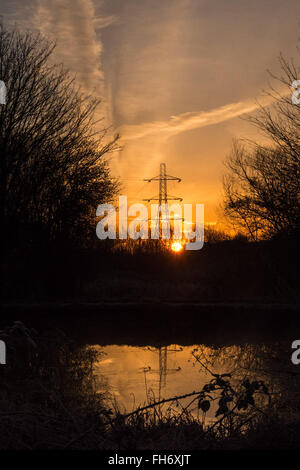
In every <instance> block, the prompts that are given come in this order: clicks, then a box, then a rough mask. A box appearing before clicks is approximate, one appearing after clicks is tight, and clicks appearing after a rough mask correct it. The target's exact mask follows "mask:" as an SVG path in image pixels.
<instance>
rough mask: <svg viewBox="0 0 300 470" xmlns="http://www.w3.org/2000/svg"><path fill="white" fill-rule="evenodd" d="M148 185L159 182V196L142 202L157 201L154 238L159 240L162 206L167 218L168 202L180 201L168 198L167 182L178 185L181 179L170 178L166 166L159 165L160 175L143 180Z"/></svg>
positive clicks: (178, 198) (173, 197) (163, 164)
mask: <svg viewBox="0 0 300 470" xmlns="http://www.w3.org/2000/svg"><path fill="white" fill-rule="evenodd" d="M144 181H147V182H148V183H150V182H151V181H158V182H159V194H158V196H154V197H150V198H146V199H143V200H144V201H147V202H151V201H158V213H157V219H156V221H157V222H156V229H155V235H156V236H155V238H159V234H160V228H161V213H162V206H164V208H165V213H166V216H167V218H168V217H169V211H168V201H182V198H181V197H176V196H168V191H167V181H178V183H180V181H181V178H178V177H177V176H171V175H168V174H167V169H166V164H165V163H161V164H160V173H159V175H158V176H154V177H153V178H147V179H144Z"/></svg>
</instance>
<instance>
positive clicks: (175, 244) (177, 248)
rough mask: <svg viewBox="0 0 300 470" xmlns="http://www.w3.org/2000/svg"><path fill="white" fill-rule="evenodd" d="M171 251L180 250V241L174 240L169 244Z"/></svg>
mask: <svg viewBox="0 0 300 470" xmlns="http://www.w3.org/2000/svg"><path fill="white" fill-rule="evenodd" d="M171 249H172V251H175V252H178V251H181V250H182V244H181V243H180V242H174V243H172V245H171Z"/></svg>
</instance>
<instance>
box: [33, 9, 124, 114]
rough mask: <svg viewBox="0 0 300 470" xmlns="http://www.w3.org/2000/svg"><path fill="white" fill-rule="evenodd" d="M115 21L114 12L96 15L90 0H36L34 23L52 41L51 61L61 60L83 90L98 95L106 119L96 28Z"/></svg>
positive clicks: (98, 39)
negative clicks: (74, 75)
mask: <svg viewBox="0 0 300 470" xmlns="http://www.w3.org/2000/svg"><path fill="white" fill-rule="evenodd" d="M116 21H117V17H116V16H115V15H109V16H106V17H105V16H103V17H97V16H96V13H95V7H94V4H93V1H92V0H64V1H63V2H62V1H61V0H38V2H37V8H36V10H35V17H34V27H35V29H38V30H40V31H41V32H42V33H43V34H45V35H46V36H47V37H49V38H50V39H54V40H55V42H56V49H55V57H54V60H55V62H62V63H63V64H64V65H65V66H66V67H67V68H68V69H70V71H71V72H72V73H75V74H76V78H77V81H78V82H79V83H80V85H81V86H82V88H83V89H84V91H85V92H86V93H88V94H92V95H93V96H95V97H97V98H101V99H102V107H101V114H102V115H103V116H104V118H105V122H106V123H110V122H109V116H110V112H109V109H108V106H109V104H108V102H107V100H106V90H105V83H104V74H103V70H102V52H103V46H102V41H101V36H100V32H99V31H101V30H102V29H103V28H106V27H108V26H110V25H111V24H113V23H115V22H116Z"/></svg>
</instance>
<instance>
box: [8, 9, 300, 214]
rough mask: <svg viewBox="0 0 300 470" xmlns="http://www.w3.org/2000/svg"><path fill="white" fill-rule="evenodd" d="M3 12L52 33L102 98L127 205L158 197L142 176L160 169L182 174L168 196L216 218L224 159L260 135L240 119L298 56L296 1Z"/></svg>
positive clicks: (59, 55) (61, 53)
mask: <svg viewBox="0 0 300 470" xmlns="http://www.w3.org/2000/svg"><path fill="white" fill-rule="evenodd" d="M0 13H2V14H3V15H4V22H5V23H14V22H17V23H18V25H19V27H27V28H31V29H39V30H41V31H42V32H43V33H45V34H47V35H48V36H49V37H50V38H54V39H55V40H56V42H57V49H56V52H55V60H57V61H63V62H64V63H65V64H66V66H68V67H69V68H70V69H71V71H73V72H75V73H76V75H77V79H78V81H79V82H80V83H81V84H82V86H83V87H84V88H85V89H86V90H87V91H88V92H90V93H92V94H94V95H96V96H99V97H101V98H102V100H103V106H102V109H101V115H103V117H104V119H105V122H106V123H107V124H109V125H111V126H112V128H113V129H115V130H118V131H119V132H120V134H121V137H122V141H121V143H122V150H121V151H120V152H119V153H117V154H115V155H114V156H113V157H112V158H111V165H112V169H113V172H114V174H115V175H118V176H120V177H121V180H122V183H123V191H122V193H123V194H126V195H128V197H129V199H130V201H132V202H140V201H141V200H142V199H143V198H145V197H148V196H151V195H154V194H155V193H157V187H156V186H155V185H154V183H151V184H148V185H147V183H144V182H143V181H142V179H143V178H147V177H151V176H155V175H156V174H158V173H159V163H160V162H165V163H166V164H167V171H168V173H170V174H172V175H175V176H180V177H181V178H182V182H181V183H180V184H178V183H171V184H170V192H171V193H172V194H174V195H178V196H181V197H183V198H184V202H185V203H190V202H195V203H196V202H198V203H204V204H205V222H206V223H207V222H216V221H218V220H220V215H219V214H218V210H217V208H218V204H219V201H220V200H221V195H222V184H221V178H222V173H223V171H224V169H223V164H222V162H223V160H224V158H225V156H226V155H227V154H228V152H229V151H230V147H231V142H232V139H233V138H234V137H250V138H252V139H253V138H255V139H256V138H257V135H256V131H255V130H254V129H253V128H251V127H250V126H249V124H248V123H247V122H245V121H242V120H241V119H240V116H242V115H243V113H245V112H251V111H253V110H255V107H256V104H255V100H256V99H257V98H259V97H260V96H261V93H262V90H263V89H264V88H265V89H266V88H267V87H268V74H267V72H266V70H267V69H271V70H272V71H274V72H276V71H278V63H277V57H278V55H279V53H280V51H281V52H282V53H283V54H284V55H286V56H287V57H292V56H296V45H297V39H298V36H299V13H300V4H299V2H298V0H285V1H284V2H283V1H282V0H252V1H251V2H246V1H243V0H164V1H162V0H2V1H1V12H0Z"/></svg>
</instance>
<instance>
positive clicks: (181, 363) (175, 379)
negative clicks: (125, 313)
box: [96, 344, 238, 419]
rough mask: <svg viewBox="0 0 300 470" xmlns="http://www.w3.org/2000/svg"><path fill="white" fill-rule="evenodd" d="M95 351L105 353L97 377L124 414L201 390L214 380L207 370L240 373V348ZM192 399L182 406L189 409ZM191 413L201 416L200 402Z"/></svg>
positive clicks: (114, 347)
mask: <svg viewBox="0 0 300 470" xmlns="http://www.w3.org/2000/svg"><path fill="white" fill-rule="evenodd" d="M96 348H99V349H100V350H101V351H102V352H103V353H104V354H103V356H102V358H101V360H100V361H99V362H98V363H97V365H96V374H97V375H99V376H102V377H105V378H106V381H107V385H108V389H109V391H110V393H111V395H112V397H113V399H115V401H116V403H117V405H118V408H119V410H120V411H121V412H122V413H128V412H131V411H133V410H134V409H136V408H137V407H139V406H144V405H146V404H148V403H149V402H150V401H151V400H154V401H158V400H161V399H165V398H171V397H175V396H181V395H185V394H187V393H191V392H193V391H201V389H202V387H203V386H204V385H205V384H206V383H208V382H209V381H210V380H211V379H212V375H211V373H210V372H209V371H208V370H207V369H206V367H207V368H208V369H209V370H210V371H212V372H213V373H217V374H222V373H228V372H234V373H236V372H237V368H236V365H235V361H234V358H235V356H236V354H237V351H238V348H237V347H231V348H223V349H222V350H218V351H217V350H215V349H213V348H209V347H206V346H203V345H202V346H199V345H198V346H197V345H194V346H180V345H176V344H173V345H169V346H166V347H161V348H157V347H152V346H144V347H137V346H128V345H122V346H120V345H110V346H103V347H102V346H96ZM196 357H198V360H197V359H196ZM199 360H200V361H201V363H200V362H199ZM192 399H193V397H191V398H186V399H184V400H183V401H182V404H183V405H184V406H186V405H187V403H188V401H191V400H192ZM216 406H217V405H216V404H215V406H212V407H211V409H210V410H209V412H208V414H207V418H208V419H212V418H213V417H214V413H215V411H216ZM190 411H191V412H192V414H193V415H195V414H196V415H197V414H198V405H197V402H195V403H194V404H193V406H191V408H190Z"/></svg>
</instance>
